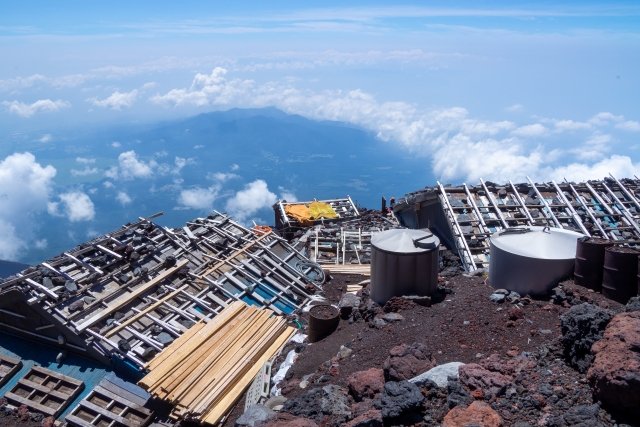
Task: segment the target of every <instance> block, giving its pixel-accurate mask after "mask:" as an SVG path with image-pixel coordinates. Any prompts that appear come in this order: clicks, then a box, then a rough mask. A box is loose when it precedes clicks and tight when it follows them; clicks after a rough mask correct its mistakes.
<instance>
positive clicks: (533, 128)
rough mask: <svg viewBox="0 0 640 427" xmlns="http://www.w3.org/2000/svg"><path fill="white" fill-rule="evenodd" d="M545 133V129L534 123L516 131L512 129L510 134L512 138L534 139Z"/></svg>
mask: <svg viewBox="0 0 640 427" xmlns="http://www.w3.org/2000/svg"><path fill="white" fill-rule="evenodd" d="M546 133H547V128H546V127H544V126H543V125H541V124H540V123H534V124H531V125H526V126H520V127H519V128H517V129H514V130H513V131H512V132H511V134H512V135H514V136H519V137H523V138H535V137H540V136H543V135H545V134H546Z"/></svg>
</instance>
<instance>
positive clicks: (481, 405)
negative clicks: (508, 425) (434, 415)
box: [442, 400, 502, 427]
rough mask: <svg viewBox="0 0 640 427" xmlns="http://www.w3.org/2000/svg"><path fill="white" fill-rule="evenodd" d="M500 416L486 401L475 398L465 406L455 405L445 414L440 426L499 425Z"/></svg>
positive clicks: (483, 426)
mask: <svg viewBox="0 0 640 427" xmlns="http://www.w3.org/2000/svg"><path fill="white" fill-rule="evenodd" d="M501 425H502V418H501V417H500V415H498V413H497V412H496V411H494V410H493V408H491V406H489V405H488V404H487V403H485V402H482V401H479V400H476V401H475V402H473V403H471V405H469V406H467V407H462V406H456V407H455V408H453V409H452V410H450V411H449V412H448V413H447V415H445V417H444V420H443V421H442V427H460V426H482V427H500V426H501Z"/></svg>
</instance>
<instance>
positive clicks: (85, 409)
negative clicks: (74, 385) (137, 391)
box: [65, 381, 153, 427]
mask: <svg viewBox="0 0 640 427" xmlns="http://www.w3.org/2000/svg"><path fill="white" fill-rule="evenodd" d="M140 403H141V402H140V400H139V398H138V397H137V396H135V395H132V393H130V392H128V391H127V390H124V389H122V388H120V387H118V386H116V385H115V384H112V383H110V382H108V381H102V382H101V383H100V384H99V385H98V386H96V388H95V389H93V390H92V391H91V392H90V393H89V394H88V395H87V397H86V398H84V399H83V400H82V401H81V402H80V403H79V404H78V406H76V407H75V408H74V409H73V410H72V411H71V413H70V414H69V415H67V417H66V418H65V420H66V421H67V423H68V424H69V425H71V426H78V427H95V426H100V427H144V426H147V425H148V424H149V423H150V422H151V419H152V417H153V412H152V411H151V410H149V409H147V408H145V407H143V406H141V405H140Z"/></svg>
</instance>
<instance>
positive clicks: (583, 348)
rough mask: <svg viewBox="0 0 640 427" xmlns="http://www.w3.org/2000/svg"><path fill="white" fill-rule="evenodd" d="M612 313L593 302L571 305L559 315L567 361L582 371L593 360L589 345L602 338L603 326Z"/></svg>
mask: <svg viewBox="0 0 640 427" xmlns="http://www.w3.org/2000/svg"><path fill="white" fill-rule="evenodd" d="M612 316H613V314H612V313H611V312H610V311H609V310H605V309H603V308H600V307H597V306H595V305H593V304H588V303H585V304H579V305H575V306H573V307H571V308H570V309H569V310H568V311H567V312H566V313H565V314H563V315H562V316H561V317H560V326H561V330H562V339H561V341H562V346H563V348H564V357H565V359H566V360H567V362H568V363H569V364H570V365H571V366H573V367H574V368H576V369H577V370H578V371H580V372H582V373H584V372H586V371H587V369H589V366H590V365H591V362H592V361H593V357H594V356H593V354H591V346H592V345H593V343H595V342H596V341H598V340H599V339H600V338H602V333H603V331H604V328H605V327H606V326H607V324H608V323H609V321H610V320H611V317H612Z"/></svg>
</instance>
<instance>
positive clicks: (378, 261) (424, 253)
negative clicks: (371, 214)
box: [371, 228, 440, 304]
mask: <svg viewBox="0 0 640 427" xmlns="http://www.w3.org/2000/svg"><path fill="white" fill-rule="evenodd" d="M439 245H440V240H439V239H438V238H437V237H436V236H434V235H433V234H432V233H431V232H430V231H429V230H410V229H403V228H400V229H393V230H386V231H381V232H379V233H374V234H373V235H372V236H371V247H372V249H371V299H372V300H374V301H375V302H377V303H378V304H384V303H386V302H387V301H388V300H389V299H390V298H391V297H393V296H402V295H421V296H424V295H431V294H432V293H434V292H435V290H436V288H437V286H438V246H439Z"/></svg>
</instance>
